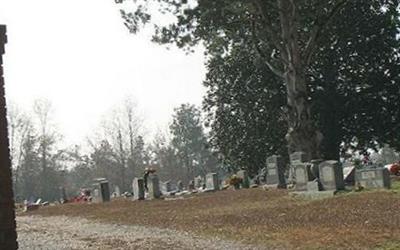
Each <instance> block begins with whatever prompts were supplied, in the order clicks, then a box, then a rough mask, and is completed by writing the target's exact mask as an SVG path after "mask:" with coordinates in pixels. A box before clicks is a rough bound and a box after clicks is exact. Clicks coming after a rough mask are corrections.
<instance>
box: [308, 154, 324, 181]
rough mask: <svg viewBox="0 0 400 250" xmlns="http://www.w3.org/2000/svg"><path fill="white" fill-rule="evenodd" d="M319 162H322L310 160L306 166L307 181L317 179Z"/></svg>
mask: <svg viewBox="0 0 400 250" xmlns="http://www.w3.org/2000/svg"><path fill="white" fill-rule="evenodd" d="M321 162H323V160H321V159H315V160H311V163H310V164H309V165H308V166H309V168H308V177H309V181H313V180H315V179H319V164H321Z"/></svg>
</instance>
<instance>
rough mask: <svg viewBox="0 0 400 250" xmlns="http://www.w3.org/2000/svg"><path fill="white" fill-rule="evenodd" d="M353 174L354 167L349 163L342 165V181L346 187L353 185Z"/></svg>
mask: <svg viewBox="0 0 400 250" xmlns="http://www.w3.org/2000/svg"><path fill="white" fill-rule="evenodd" d="M355 173H356V167H355V166H354V165H353V164H351V163H347V164H346V163H345V164H344V165H343V180H344V184H346V185H354V184H355Z"/></svg>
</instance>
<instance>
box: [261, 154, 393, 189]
mask: <svg viewBox="0 0 400 250" xmlns="http://www.w3.org/2000/svg"><path fill="white" fill-rule="evenodd" d="M290 170H291V171H290V177H289V179H291V180H295V181H294V182H295V183H296V185H295V190H296V191H321V190H334V191H336V190H343V189H344V186H345V182H344V172H346V176H348V169H345V171H343V168H342V166H341V164H340V163H339V162H338V161H332V160H328V161H322V160H311V161H310V162H308V161H307V160H306V155H305V154H304V153H303V152H295V153H293V154H291V155H290ZM352 170H355V168H354V167H353V169H352ZM264 174H265V178H264V180H265V184H267V185H275V186H277V187H279V188H286V178H285V165H284V163H283V161H282V159H281V157H279V156H275V155H274V156H271V157H268V158H267V167H266V169H265V170H264ZM355 183H357V185H360V186H362V187H365V188H390V176H389V172H388V171H387V169H385V168H369V169H362V170H358V169H357V170H355Z"/></svg>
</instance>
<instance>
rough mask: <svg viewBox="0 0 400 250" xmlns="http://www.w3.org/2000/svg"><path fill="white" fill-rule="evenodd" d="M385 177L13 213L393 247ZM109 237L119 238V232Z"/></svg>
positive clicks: (237, 236) (396, 239) (397, 228)
mask: <svg viewBox="0 0 400 250" xmlns="http://www.w3.org/2000/svg"><path fill="white" fill-rule="evenodd" d="M392 185H393V188H392V189H391V190H382V191H361V192H343V193H341V194H338V195H336V196H335V197H333V198H326V199H320V200H304V199H300V198H298V197H292V196H289V195H288V192H287V191H286V190H271V189H270V190H264V189H262V188H255V189H242V190H224V191H219V192H215V193H201V194H194V195H190V196H186V197H184V198H183V199H167V200H151V201H132V200H130V199H125V198H117V199H113V200H112V201H111V202H109V203H98V204H82V203H81V204H64V205H58V206H50V207H45V208H41V209H40V210H38V211H35V212H30V213H26V214H21V216H22V217H19V219H21V218H22V219H24V218H27V217H26V216H28V217H30V216H32V217H31V218H42V219H43V220H48V219H51V218H57V219H58V220H60V218H71V220H72V221H73V220H77V219H81V218H82V219H83V220H85V221H86V220H88V221H93V222H94V223H106V224H107V225H111V224H113V225H115V224H117V225H121V226H122V227H123V226H124V225H135V226H145V227H149V228H154V229H155V228H156V229H157V230H158V229H160V230H163V229H171V230H176V231H178V232H189V233H190V234H192V235H198V236H201V237H204V238H210V239H211V238H215V237H218V238H219V239H224V240H227V242H238V243H237V244H243V245H246V246H248V247H250V248H251V247H252V246H253V247H254V248H257V247H260V248H264V247H265V248H267V249H275V248H277V249H400V181H396V182H392ZM60 216H62V217H60ZM65 223H66V224H68V220H65ZM66 227H67V225H66ZM154 241H157V238H154ZM239 242H240V243H239ZM116 244H117V245H118V244H119V246H120V247H121V246H123V245H124V239H118V240H117V241H116ZM200 244H201V243H200ZM160 248H161V247H160ZM168 248H169V249H173V248H175V249H181V248H182V249H186V248H185V247H182V246H181V248H179V246H176V247H172V246H168ZM215 248H216V249H219V248H218V247H217V246H216V247H215ZM151 249H158V248H157V247H155V248H151ZM193 249H194V247H193ZM200 249H201V247H200ZM211 249H213V248H211ZM228 249H229V248H228Z"/></svg>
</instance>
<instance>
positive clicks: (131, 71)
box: [0, 0, 205, 144]
mask: <svg viewBox="0 0 400 250" xmlns="http://www.w3.org/2000/svg"><path fill="white" fill-rule="evenodd" d="M0 24H6V25H7V32H8V44H7V45H6V54H5V56H4V71H5V72H4V76H5V82H6V97H7V98H8V99H9V100H11V101H13V102H15V103H17V104H19V105H20V106H23V107H25V108H26V109H29V108H31V105H32V102H33V100H34V99H36V98H41V97H45V98H47V99H49V100H50V101H51V102H52V104H53V107H54V111H55V112H54V120H55V122H56V123H57V124H58V128H59V130H60V132H61V133H62V134H64V136H65V143H68V144H72V143H80V142H83V140H84V138H85V137H86V135H89V134H91V132H92V130H93V129H94V128H96V126H97V125H98V123H99V120H100V119H101V116H102V115H103V114H104V113H106V112H107V111H108V110H109V109H110V108H111V107H112V106H113V105H115V104H116V103H118V102H120V101H122V99H123V98H124V97H126V96H127V95H131V96H133V97H134V98H135V99H136V101H137V103H138V106H139V109H140V110H141V112H142V113H143V114H144V119H145V123H146V130H148V132H149V134H150V135H151V134H154V132H155V131H156V130H157V129H158V128H159V127H160V128H162V129H164V128H165V127H166V126H167V124H168V122H169V121H170V119H171V114H172V110H173V108H174V107H176V106H178V105H179V104H181V103H184V102H190V103H194V104H197V105H199V104H201V100H202V96H203V94H204V92H205V90H204V87H203V86H202V80H203V79H204V75H205V68H204V64H203V62H204V57H203V54H202V51H200V50H198V51H197V52H196V53H195V54H192V55H189V56H187V55H185V53H184V52H183V51H180V50H177V49H173V50H167V49H166V48H165V47H161V46H159V45H156V44H153V43H151V42H150V41H149V38H148V37H146V35H145V34H144V33H142V34H140V35H132V34H129V33H128V31H127V29H126V28H125V27H124V25H123V23H122V19H121V18H120V14H119V7H118V6H117V5H116V4H115V3H114V0H0Z"/></svg>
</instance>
